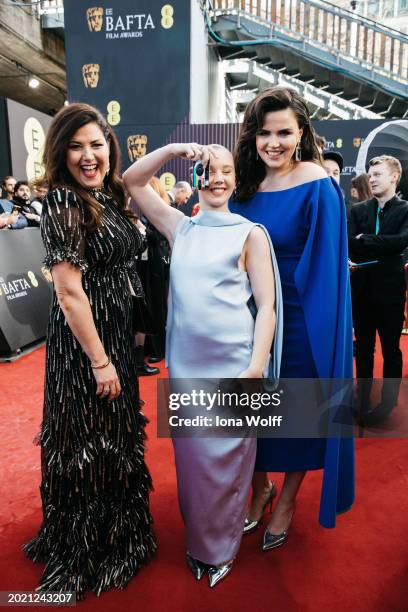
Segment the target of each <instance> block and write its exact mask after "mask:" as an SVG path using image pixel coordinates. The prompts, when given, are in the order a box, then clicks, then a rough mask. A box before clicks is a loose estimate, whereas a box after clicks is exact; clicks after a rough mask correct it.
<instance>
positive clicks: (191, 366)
mask: <svg viewBox="0 0 408 612" xmlns="http://www.w3.org/2000/svg"><path fill="white" fill-rule="evenodd" d="M174 155H179V156H181V157H183V158H185V159H190V160H192V161H197V160H202V161H203V164H204V165H205V164H206V163H207V161H208V160H209V156H211V160H210V167H209V185H208V188H207V189H205V190H204V191H200V208H201V211H200V213H199V214H198V215H197V216H195V217H194V218H189V217H185V216H184V215H183V214H182V213H181V212H180V211H178V210H176V209H174V208H169V207H167V206H165V205H163V203H162V202H161V201H160V199H158V198H157V196H156V195H155V194H154V192H152V190H151V189H150V188H149V187H148V186H147V182H148V180H149V179H150V177H151V175H152V174H153V173H155V172H156V171H157V170H159V168H160V167H161V166H162V165H163V164H164V163H166V162H167V161H168V159H169V158H171V157H173V156H174ZM124 181H125V184H126V187H127V189H128V191H129V192H130V194H131V195H132V197H133V198H134V199H135V200H136V201H137V203H138V205H139V206H140V208H141V209H142V210H143V214H144V215H145V216H146V217H148V218H149V220H150V221H151V222H152V223H153V224H154V225H155V227H157V229H158V230H159V231H160V232H161V233H162V234H163V235H165V236H166V237H167V238H168V240H169V242H171V243H172V245H173V251H172V260H171V267H170V294H169V313H168V320H167V359H168V364H169V370H170V377H171V378H172V379H191V378H196V379H200V378H201V379H203V378H206V379H209V378H217V379H219V378H238V377H242V378H261V377H262V375H263V372H264V370H265V369H266V367H268V365H269V372H268V374H269V376H270V377H272V378H277V377H278V374H279V363H280V350H281V341H282V338H281V332H282V317H281V293H280V283H279V276H278V274H277V266H276V262H275V258H274V254H273V251H272V248H271V245H270V241H269V239H268V237H267V234H266V232H265V231H264V230H263V229H261V227H259V226H257V225H256V224H253V223H251V222H248V221H247V220H246V219H244V218H243V217H241V216H239V215H234V214H231V213H229V211H228V199H229V197H230V196H231V194H232V191H233V189H234V187H235V172H234V164H233V159H232V155H231V153H230V152H229V151H227V150H226V149H224V148H223V147H219V146H217V145H212V146H210V147H208V148H207V147H200V146H199V145H196V144H190V145H168V146H167V147H163V148H162V149H158V150H157V151H154V152H153V153H151V154H149V155H147V156H146V157H144V158H142V159H141V160H139V161H138V162H136V163H135V164H134V165H133V166H132V167H131V168H130V169H129V170H128V171H127V172H126V173H125V175H124ZM251 296H253V297H254V299H255V303H256V306H257V314H256V318H255V319H254V317H253V315H252V314H251V312H250V310H249V308H248V306H247V302H248V300H249V299H250V298H251ZM274 334H275V337H274V342H273V350H272V359H270V350H271V345H272V341H273V336H274ZM173 443H174V450H175V458H176V468H177V482H178V494H179V502H180V509H181V512H182V515H183V519H184V522H185V525H186V534H187V538H186V539H187V551H188V553H187V559H188V563H189V566H190V568H191V569H192V571H193V573H194V575H195V576H196V578H197V579H200V578H201V577H202V576H203V575H204V573H205V572H207V571H208V575H209V584H210V586H215V584H217V582H219V581H220V580H221V579H222V578H224V577H225V576H226V575H227V574H228V572H229V571H230V569H231V567H232V562H233V560H234V558H235V556H236V554H237V551H238V548H239V545H240V541H241V536H242V529H243V525H244V519H245V506H246V501H247V498H248V494H249V488H250V482H251V477H252V471H253V468H254V463H255V453H256V439H255V438H254V437H241V438H238V437H231V436H228V433H226V436H225V437H224V438H215V437H207V438H204V437H197V436H195V437H189V438H186V437H184V438H174V440H173Z"/></svg>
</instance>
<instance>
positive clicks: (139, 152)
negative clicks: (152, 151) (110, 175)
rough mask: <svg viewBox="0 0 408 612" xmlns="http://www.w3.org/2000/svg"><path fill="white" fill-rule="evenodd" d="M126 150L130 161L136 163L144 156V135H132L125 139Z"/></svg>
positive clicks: (145, 144)
mask: <svg viewBox="0 0 408 612" xmlns="http://www.w3.org/2000/svg"><path fill="white" fill-rule="evenodd" d="M127 149H128V154H129V159H130V161H136V160H138V159H140V158H141V157H143V156H144V155H146V150H147V136H146V135H145V134H134V135H133V136H129V137H128V139H127Z"/></svg>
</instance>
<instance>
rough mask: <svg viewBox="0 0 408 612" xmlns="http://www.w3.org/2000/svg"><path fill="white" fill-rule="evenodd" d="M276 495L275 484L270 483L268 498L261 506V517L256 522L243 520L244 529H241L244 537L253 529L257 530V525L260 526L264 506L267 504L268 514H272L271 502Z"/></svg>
mask: <svg viewBox="0 0 408 612" xmlns="http://www.w3.org/2000/svg"><path fill="white" fill-rule="evenodd" d="M276 495H277V490H276V486H275V483H274V482H272V486H271V490H270V491H269V495H268V498H267V499H266V501H265V503H264V505H263V506H262V511H261V516H260V517H259V519H258V520H257V521H250V520H249V519H247V518H246V519H245V521H244V529H243V533H244V535H247V534H248V533H252V532H253V531H255V529H258V527H259V525H260V524H261V521H262V518H263V515H264V512H265V510H266V506H267V505H268V504H269V512H272V504H273V500H274V499H275V497H276Z"/></svg>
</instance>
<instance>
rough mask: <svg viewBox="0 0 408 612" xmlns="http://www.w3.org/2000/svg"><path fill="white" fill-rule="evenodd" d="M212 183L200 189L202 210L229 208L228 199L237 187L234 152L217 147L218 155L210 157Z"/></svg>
mask: <svg viewBox="0 0 408 612" xmlns="http://www.w3.org/2000/svg"><path fill="white" fill-rule="evenodd" d="M209 177H210V184H209V186H208V188H207V189H204V190H201V191H199V199H200V207H201V209H202V210H222V209H223V210H225V211H227V210H228V200H229V199H230V197H231V195H232V192H233V191H234V189H235V169H234V159H233V157H232V153H230V152H229V151H228V150H227V149H224V148H223V147H220V148H217V157H213V156H212V157H211V159H210V174H209Z"/></svg>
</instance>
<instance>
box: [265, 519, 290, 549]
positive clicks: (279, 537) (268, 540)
mask: <svg viewBox="0 0 408 612" xmlns="http://www.w3.org/2000/svg"><path fill="white" fill-rule="evenodd" d="M294 513H295V511H293V512H292V516H291V517H290V521H289V525H288V526H287V528H286V529H285V531H282V533H277V534H275V533H271V532H270V531H268V530H266V531H265V533H264V537H263V543H262V550H272V548H279V546H282V545H283V544H284V543H285V542H286V540H287V539H288V536H289V528H290V526H291V524H292V519H293V515H294Z"/></svg>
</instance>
